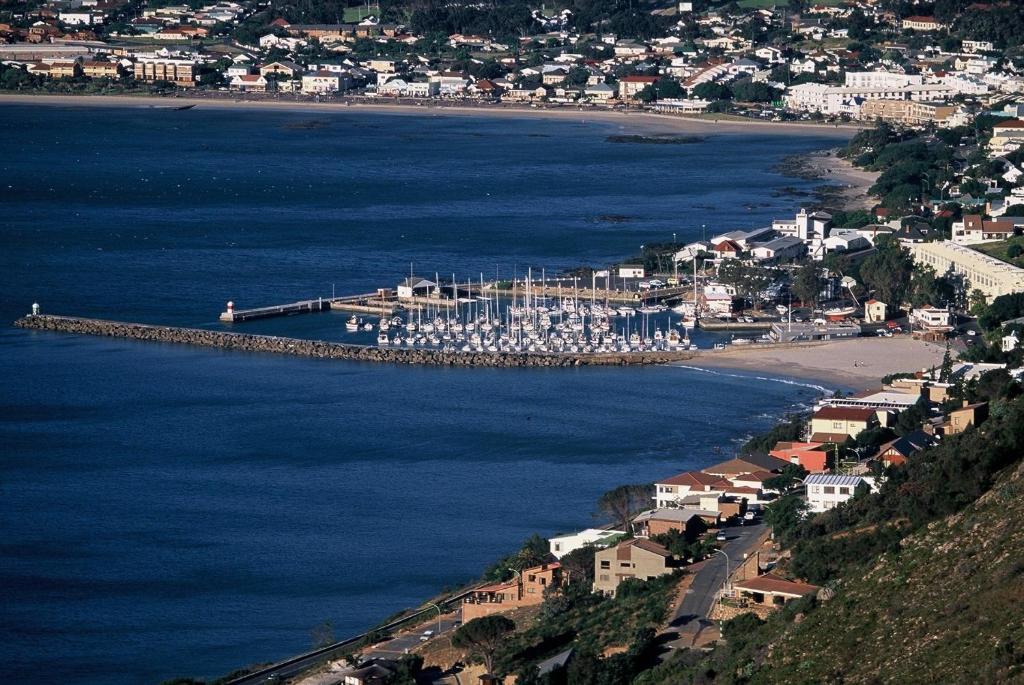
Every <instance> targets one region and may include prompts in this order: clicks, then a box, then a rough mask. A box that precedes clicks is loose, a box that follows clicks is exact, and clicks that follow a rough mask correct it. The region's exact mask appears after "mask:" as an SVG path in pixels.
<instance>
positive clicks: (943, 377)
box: [939, 345, 953, 383]
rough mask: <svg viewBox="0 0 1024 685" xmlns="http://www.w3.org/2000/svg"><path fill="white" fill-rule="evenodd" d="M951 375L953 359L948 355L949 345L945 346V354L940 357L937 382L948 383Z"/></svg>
mask: <svg viewBox="0 0 1024 685" xmlns="http://www.w3.org/2000/svg"><path fill="white" fill-rule="evenodd" d="M952 374H953V357H952V356H951V355H950V354H949V345H946V352H945V354H943V355H942V368H941V370H940V371H939V382H940V383H948V382H949V377H950V376H951V375H952Z"/></svg>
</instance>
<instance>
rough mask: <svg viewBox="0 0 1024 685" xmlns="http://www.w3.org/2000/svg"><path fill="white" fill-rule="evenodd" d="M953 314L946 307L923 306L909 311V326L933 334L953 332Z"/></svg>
mask: <svg viewBox="0 0 1024 685" xmlns="http://www.w3.org/2000/svg"><path fill="white" fill-rule="evenodd" d="M953 323H954V318H953V313H952V312H951V311H950V310H949V308H948V307H932V306H924V307H917V308H915V309H912V310H910V325H911V326H912V327H913V326H916V327H918V328H920V329H922V330H925V331H928V332H934V333H948V332H949V331H951V330H953Z"/></svg>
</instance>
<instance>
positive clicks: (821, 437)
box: [811, 433, 850, 445]
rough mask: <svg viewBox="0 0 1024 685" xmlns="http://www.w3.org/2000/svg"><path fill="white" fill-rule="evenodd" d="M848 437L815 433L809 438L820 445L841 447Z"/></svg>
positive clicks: (845, 435) (839, 434)
mask: <svg viewBox="0 0 1024 685" xmlns="http://www.w3.org/2000/svg"><path fill="white" fill-rule="evenodd" d="M849 437H850V436H849V435H847V434H846V433H815V434H814V435H812V436H811V440H814V441H815V442H821V443H826V442H829V443H832V444H834V445H841V444H843V443H844V442H846V441H847V440H848V439H849Z"/></svg>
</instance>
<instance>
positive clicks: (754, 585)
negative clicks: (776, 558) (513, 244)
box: [732, 573, 821, 597]
mask: <svg viewBox="0 0 1024 685" xmlns="http://www.w3.org/2000/svg"><path fill="white" fill-rule="evenodd" d="M732 586H733V587H734V588H736V589H737V590H748V591H750V592H768V593H775V594H780V595H791V596H793V597H803V596H804V595H809V594H811V593H812V592H817V591H818V590H820V589H821V588H820V587H818V586H817V585H811V584H809V583H799V582H796V581H792V580H786V579H785V578H782V577H779V576H777V575H775V574H774V573H766V574H764V575H763V576H758V577H757V578H751V579H750V580H741V581H739V582H736V583H733V585H732Z"/></svg>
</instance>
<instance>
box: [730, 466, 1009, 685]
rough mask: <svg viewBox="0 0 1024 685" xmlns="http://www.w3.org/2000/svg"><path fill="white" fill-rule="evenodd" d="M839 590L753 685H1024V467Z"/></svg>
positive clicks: (780, 642)
mask: <svg viewBox="0 0 1024 685" xmlns="http://www.w3.org/2000/svg"><path fill="white" fill-rule="evenodd" d="M836 590H837V592H836V596H835V598H834V599H832V600H831V601H829V602H827V603H823V604H822V605H821V606H820V607H819V608H818V609H817V610H816V611H812V612H809V613H808V614H807V615H806V616H805V617H803V620H800V618H799V617H798V618H797V620H796V621H794V622H793V623H791V624H789V625H788V626H787V628H786V629H785V630H784V631H783V632H782V634H781V636H780V637H779V639H777V640H775V641H774V643H773V644H772V645H771V647H770V649H769V651H768V655H767V659H766V662H765V663H764V664H763V665H762V666H761V667H760V668H758V669H757V670H756V671H755V672H754V673H753V674H752V676H753V677H752V678H751V679H750V680H751V682H757V683H952V682H975V683H1007V682H1024V464H1018V465H1017V466H1016V467H1014V468H1013V469H1012V470H1011V471H1010V472H1008V473H1007V474H1004V475H1003V477H1001V478H1000V479H999V480H998V481H997V483H996V484H995V485H994V487H993V488H992V489H991V490H990V491H989V492H987V493H986V494H985V495H983V496H982V497H981V498H980V499H978V500H977V501H976V502H974V503H973V504H971V505H970V506H968V507H967V508H965V509H964V510H963V511H961V512H959V513H957V514H954V515H951V516H949V517H946V518H944V519H941V520H938V521H934V522H932V523H931V524H929V525H928V526H927V527H926V528H924V529H922V530H921V531H918V532H917V533H915V534H913V535H911V536H909V537H908V538H906V539H905V540H904V541H903V543H902V546H901V549H900V550H899V551H898V552H895V553H892V552H890V553H886V554H884V555H882V556H881V557H880V558H879V559H878V561H877V562H876V563H875V564H874V565H873V566H872V567H871V568H870V570H869V571H868V572H867V573H866V574H864V575H862V576H860V577H857V578H851V579H846V580H844V581H842V582H841V583H840V584H838V585H837V587H836Z"/></svg>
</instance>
